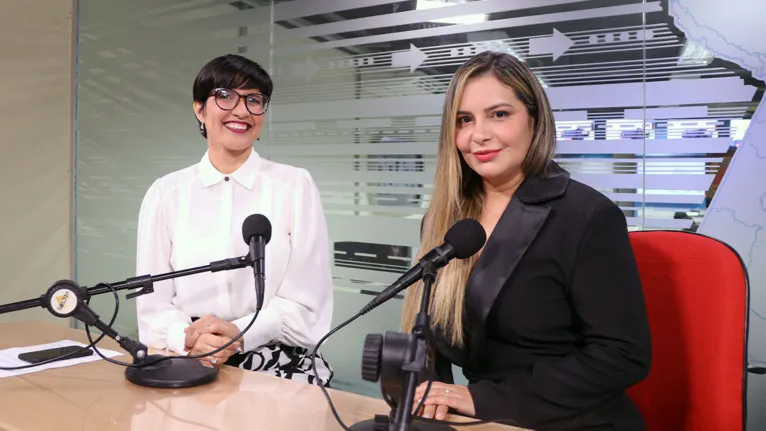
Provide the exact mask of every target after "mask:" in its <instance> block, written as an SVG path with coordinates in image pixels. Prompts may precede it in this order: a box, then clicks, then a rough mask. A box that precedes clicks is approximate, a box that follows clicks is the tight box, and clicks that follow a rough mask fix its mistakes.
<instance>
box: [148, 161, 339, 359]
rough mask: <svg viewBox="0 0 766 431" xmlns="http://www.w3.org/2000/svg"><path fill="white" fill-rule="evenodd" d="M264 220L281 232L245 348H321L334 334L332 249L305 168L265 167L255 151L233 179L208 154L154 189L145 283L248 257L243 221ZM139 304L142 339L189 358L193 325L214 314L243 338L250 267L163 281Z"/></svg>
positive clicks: (251, 292) (250, 309)
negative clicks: (324, 339) (187, 343)
mask: <svg viewBox="0 0 766 431" xmlns="http://www.w3.org/2000/svg"><path fill="white" fill-rule="evenodd" d="M256 213H260V214H263V215H265V216H266V217H268V218H269V220H270V221H271V225H272V236H271V241H270V242H269V243H268V244H267V245H266V260H265V263H266V289H265V298H264V304H263V309H262V310H261V312H260V314H259V315H258V319H257V320H256V322H255V323H254V324H253V326H252V327H251V328H250V330H249V331H248V332H247V333H245V334H244V335H243V336H242V340H243V341H244V346H243V347H244V348H245V350H254V349H256V348H258V347H260V346H262V345H265V344H269V343H272V342H278V343H282V344H285V345H289V346H297V347H304V348H307V349H312V348H313V347H314V346H315V345H316V343H317V342H318V341H319V339H320V338H321V337H322V336H323V335H324V334H326V333H327V332H328V331H329V330H330V325H331V319H332V311H333V296H332V275H331V270H330V245H329V240H328V235H327V224H326V221H325V217H324V212H323V210H322V205H321V201H320V197H319V192H318V190H317V188H316V185H315V184H314V181H313V179H312V178H311V175H310V174H309V173H308V172H307V171H306V170H305V169H301V168H296V167H292V166H288V165H283V164H279V163H275V162H271V161H269V160H264V159H261V158H260V157H259V156H258V154H257V153H256V152H255V151H253V152H252V153H251V155H250V157H249V158H248V160H247V161H246V162H245V163H244V164H243V165H242V166H241V167H240V168H239V169H238V170H237V171H236V172H234V173H232V174H231V175H224V174H222V173H220V172H219V171H218V170H216V169H215V167H213V165H212V163H211V162H210V159H209V157H208V154H207V153H206V154H205V156H204V157H203V158H202V160H201V161H200V162H199V163H198V164H196V165H194V166H190V167H188V168H186V169H182V170H180V171H176V172H173V173H171V174H168V175H166V176H164V177H162V178H160V179H158V180H157V181H155V182H154V184H152V186H151V187H150V188H149V190H148V191H147V193H146V196H145V197H144V200H143V203H142V204H141V210H140V213H139V217H138V249H137V262H136V270H137V273H138V275H144V274H151V275H158V274H161V273H165V272H170V271H175V270H179V269H186V268H191V267H195V266H199V265H206V264H209V263H210V262H212V261H216V260H221V259H226V258H230V257H239V256H243V255H245V254H247V253H248V249H249V248H248V245H247V244H245V242H244V240H243V239H242V222H243V221H244V220H245V218H246V217H247V216H249V215H251V214H256ZM154 288H155V292H154V293H151V294H147V295H142V296H139V297H138V298H137V299H136V300H137V303H136V307H137V312H138V331H139V339H140V340H141V342H142V343H144V344H146V345H147V346H149V347H153V348H156V349H169V350H171V351H173V352H176V353H179V354H186V353H187V351H186V348H185V345H184V340H185V336H186V335H185V334H184V329H185V328H186V327H187V326H188V325H189V324H190V323H191V317H202V316H204V315H206V314H213V315H215V316H217V317H219V318H221V319H223V320H226V321H229V322H233V323H234V324H236V325H237V326H238V327H239V328H240V330H242V329H244V328H245V327H246V326H247V325H248V323H250V321H251V320H252V318H253V313H254V312H255V307H256V296H255V282H254V278H253V270H252V268H250V267H247V268H242V269H237V270H232V271H221V272H216V273H209V272H208V273H202V274H196V275H191V276H186V277H182V278H176V279H175V280H167V281H161V282H157V283H155V285H154Z"/></svg>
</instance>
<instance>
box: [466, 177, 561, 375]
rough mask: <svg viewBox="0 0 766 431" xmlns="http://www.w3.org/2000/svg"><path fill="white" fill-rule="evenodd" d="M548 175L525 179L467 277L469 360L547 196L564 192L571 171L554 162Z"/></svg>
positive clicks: (545, 211)
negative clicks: (544, 177)
mask: <svg viewBox="0 0 766 431" xmlns="http://www.w3.org/2000/svg"><path fill="white" fill-rule="evenodd" d="M552 169H553V175H552V176H551V177H549V178H546V179H538V178H529V179H527V180H525V181H524V183H522V185H521V186H520V187H519V190H518V191H517V192H516V195H515V196H514V197H513V198H512V199H511V201H510V203H509V204H508V206H507V207H506V209H505V211H504V212H503V215H502V216H501V217H500V220H498V222H497V225H496V226H495V228H494V229H493V231H492V234H491V235H490V237H489V240H488V241H487V243H486V245H485V246H484V250H483V251H482V253H481V256H480V257H479V260H478V261H477V262H476V265H475V266H474V269H473V271H472V273H471V276H470V277H469V279H468V285H467V286H466V293H465V295H466V296H465V325H466V326H465V327H466V328H470V329H469V332H468V333H467V334H466V335H467V336H468V339H467V343H468V347H469V348H468V351H469V352H470V353H469V355H468V358H466V359H467V361H468V363H469V364H475V363H476V361H477V360H478V357H479V354H480V353H481V350H482V345H483V343H484V338H485V334H486V322H487V317H488V316H489V313H490V311H491V310H492V306H493V304H494V302H495V299H496V298H497V296H498V295H499V294H500V291H501V290H502V289H503V287H504V286H505V284H506V281H507V280H508V279H509V278H510V277H511V275H512V274H513V271H514V270H515V269H516V267H517V266H518V264H519V262H520V261H521V259H522V257H524V254H525V253H526V252H527V249H529V246H530V245H531V244H532V242H533V241H534V240H535V238H536V237H537V234H538V233H539V232H540V229H542V227H543V225H544V224H545V220H546V219H547V218H548V215H549V214H550V207H549V206H547V205H543V203H544V202H545V201H547V200H550V199H553V198H556V197H559V196H561V195H562V194H563V193H564V190H565V189H566V185H567V184H568V182H569V173H568V172H566V171H564V170H563V169H561V168H559V167H558V165H555V164H554V165H553V168H552Z"/></svg>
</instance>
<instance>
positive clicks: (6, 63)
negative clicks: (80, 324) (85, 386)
mask: <svg viewBox="0 0 766 431" xmlns="http://www.w3.org/2000/svg"><path fill="white" fill-rule="evenodd" d="M44 3H45V4H44V5H43V4H41V2H35V1H29V0H3V1H2V2H1V3H0V131H1V133H2V135H1V136H2V137H0V154H2V156H1V157H0V199H1V200H0V202H2V207H0V208H2V210H0V244H1V245H0V274H2V276H3V283H2V285H0V303H7V302H12V301H19V300H24V299H31V298H35V297H39V296H40V295H41V294H42V293H44V292H45V290H46V289H47V288H48V287H49V286H50V285H51V284H52V283H53V282H55V281H56V280H59V279H63V278H71V266H72V261H71V258H72V253H71V248H72V247H71V243H72V242H71V219H72V218H71V200H72V199H71V197H72V193H71V190H72V182H71V179H70V178H71V169H70V168H71V155H72V100H73V99H72V70H73V68H72V25H73V17H72V10H73V1H72V0H47V1H45V2H44ZM24 318H29V319H37V320H49V321H54V322H56V323H60V324H62V325H69V321H68V320H62V319H55V318H53V317H52V316H50V314H48V313H47V312H45V311H44V310H42V309H33V310H30V311H27V312H21V313H12V314H6V315H3V316H0V321H10V320H20V319H24Z"/></svg>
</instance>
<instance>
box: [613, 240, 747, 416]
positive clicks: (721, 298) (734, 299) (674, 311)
mask: <svg viewBox="0 0 766 431" xmlns="http://www.w3.org/2000/svg"><path fill="white" fill-rule="evenodd" d="M630 240H631V244H632V246H633V251H634V253H635V256H636V260H637V262H638V269H639V272H640V274H641V283H642V285H643V291H644V297H645V300H646V308H647V313H648V317H649V326H650V328H651V335H652V356H653V359H652V367H651V370H650V372H649V376H648V377H647V378H646V379H645V380H644V381H642V382H641V383H639V384H637V385H635V386H634V387H632V388H630V389H629V390H628V395H629V396H630V397H631V398H632V399H633V400H634V402H636V404H637V405H638V407H639V409H640V410H641V412H642V413H643V415H644V418H645V420H646V422H647V426H648V429H649V430H650V431H653V430H662V431H665V430H674V431H682V430H694V431H705V430H724V429H725V430H742V429H744V421H745V403H744V399H745V396H746V384H747V383H746V382H747V381H746V359H747V324H748V313H749V310H748V306H749V303H748V278H747V270H746V268H745V266H744V264H743V262H742V259H741V258H740V256H739V255H738V254H737V252H736V251H734V250H733V249H732V248H731V247H729V246H728V245H726V244H724V243H723V242H721V241H718V240H715V239H713V238H709V237H706V236H703V235H698V234H694V233H688V232H675V231H672V232H671V231H638V232H631V233H630Z"/></svg>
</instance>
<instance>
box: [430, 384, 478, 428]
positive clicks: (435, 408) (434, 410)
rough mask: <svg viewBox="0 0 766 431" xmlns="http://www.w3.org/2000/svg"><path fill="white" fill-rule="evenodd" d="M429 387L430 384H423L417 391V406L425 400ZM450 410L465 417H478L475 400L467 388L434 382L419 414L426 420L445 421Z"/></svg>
mask: <svg viewBox="0 0 766 431" xmlns="http://www.w3.org/2000/svg"><path fill="white" fill-rule="evenodd" d="M427 386H428V382H423V383H421V384H420V386H418V388H417V389H416V390H415V405H416V406H417V404H419V403H420V399H421V398H423V394H425V392H426V387H427ZM450 408H451V409H453V410H455V411H456V412H457V413H458V414H461V415H464V416H471V417H473V416H475V415H476V409H475V408H474V405H473V398H472V397H471V393H470V392H469V391H468V387H467V386H460V385H449V384H447V383H442V382H433V383H432V384H431V389H430V390H429V391H428V397H427V398H426V401H425V402H424V403H423V410H422V411H421V412H419V414H420V416H423V417H425V418H429V419H438V420H443V419H444V418H445V417H446V416H447V413H448V411H449V409H450Z"/></svg>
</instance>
